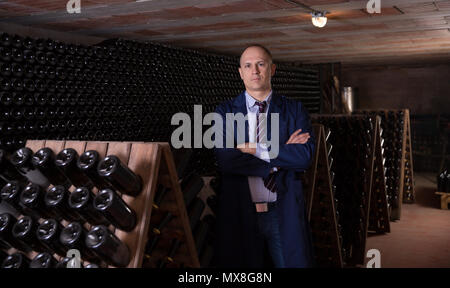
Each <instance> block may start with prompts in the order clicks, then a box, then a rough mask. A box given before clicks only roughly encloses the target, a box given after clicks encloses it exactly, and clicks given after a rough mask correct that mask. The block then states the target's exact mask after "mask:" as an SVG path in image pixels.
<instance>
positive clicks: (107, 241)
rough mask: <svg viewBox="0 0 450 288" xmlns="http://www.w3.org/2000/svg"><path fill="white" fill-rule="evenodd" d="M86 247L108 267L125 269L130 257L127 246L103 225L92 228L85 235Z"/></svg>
mask: <svg viewBox="0 0 450 288" xmlns="http://www.w3.org/2000/svg"><path fill="white" fill-rule="evenodd" d="M85 243H86V246H87V247H88V248H89V249H92V250H94V251H95V252H96V253H97V254H98V255H99V256H100V258H101V259H102V260H103V261H105V262H107V263H108V264H110V265H114V266H117V267H126V266H127V265H128V263H129V262H130V259H131V255H130V250H129V248H128V246H127V245H126V244H125V243H123V242H122V241H120V239H119V238H117V236H116V235H114V234H113V233H112V232H111V231H109V230H108V228H106V227H105V226H104V225H98V226H94V227H93V228H92V229H91V230H90V231H89V232H88V234H87V236H86V240H85Z"/></svg>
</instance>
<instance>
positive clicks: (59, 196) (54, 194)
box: [44, 185, 66, 206]
mask: <svg viewBox="0 0 450 288" xmlns="http://www.w3.org/2000/svg"><path fill="white" fill-rule="evenodd" d="M65 192H66V188H64V186H61V185H57V186H54V187H52V188H51V189H50V190H48V191H47V193H45V197H44V201H45V204H46V205H47V206H56V205H58V204H59V203H61V202H62V201H64V198H65V197H64V196H65Z"/></svg>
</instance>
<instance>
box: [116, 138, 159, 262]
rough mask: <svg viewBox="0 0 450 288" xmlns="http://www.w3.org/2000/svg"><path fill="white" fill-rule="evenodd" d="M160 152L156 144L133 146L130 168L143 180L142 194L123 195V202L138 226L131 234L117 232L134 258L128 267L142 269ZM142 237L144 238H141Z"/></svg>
mask: <svg viewBox="0 0 450 288" xmlns="http://www.w3.org/2000/svg"><path fill="white" fill-rule="evenodd" d="M159 158H160V152H159V150H158V147H157V145H156V144H133V145H132V146H131V156H130V160H129V162H128V167H129V168H130V169H131V170H132V171H134V172H135V173H136V174H137V175H140V176H141V177H142V179H143V180H147V181H144V182H143V188H142V192H141V193H140V194H139V195H138V196H137V197H132V196H128V195H122V198H123V200H124V201H125V202H126V203H127V204H128V206H129V207H130V208H131V209H133V210H134V211H135V213H136V217H137V224H136V227H135V228H134V229H133V231H131V232H125V231H121V230H118V229H117V230H116V235H117V237H119V239H121V240H122V241H123V242H124V243H126V244H127V245H128V247H129V248H130V250H131V251H132V255H133V257H132V258H131V261H130V263H129V265H128V267H130V268H131V267H140V266H141V265H142V260H143V256H144V248H145V243H146V241H147V237H146V235H147V233H148V224H149V222H150V215H151V210H152V205H151V203H152V201H153V197H154V191H155V189H156V182H157V171H158V168H159V167H158V166H159V160H160V159H159ZM139 235H142V237H139Z"/></svg>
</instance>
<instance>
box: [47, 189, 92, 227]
mask: <svg viewBox="0 0 450 288" xmlns="http://www.w3.org/2000/svg"><path fill="white" fill-rule="evenodd" d="M69 196H70V192H69V191H68V190H67V189H66V188H64V186H60V185H59V186H54V187H52V188H50V189H49V190H47V193H45V196H44V202H45V205H46V207H47V208H48V209H49V210H50V211H51V212H52V214H54V215H55V216H56V217H57V219H60V218H63V219H65V220H67V221H69V222H72V221H80V222H82V223H84V222H85V220H84V219H83V218H82V217H81V215H80V214H78V213H77V212H76V211H75V210H73V209H71V208H70V207H69Z"/></svg>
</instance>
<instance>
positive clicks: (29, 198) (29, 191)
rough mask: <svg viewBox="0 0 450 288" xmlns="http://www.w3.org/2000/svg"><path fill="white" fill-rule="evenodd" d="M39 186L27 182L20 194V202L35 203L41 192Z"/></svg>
mask: <svg viewBox="0 0 450 288" xmlns="http://www.w3.org/2000/svg"><path fill="white" fill-rule="evenodd" d="M41 191H42V190H41V187H39V186H38V185H36V184H29V185H27V187H25V189H23V191H22V193H21V194H20V202H22V203H23V204H25V205H27V206H28V205H30V204H33V203H36V201H38V200H39V193H41Z"/></svg>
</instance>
